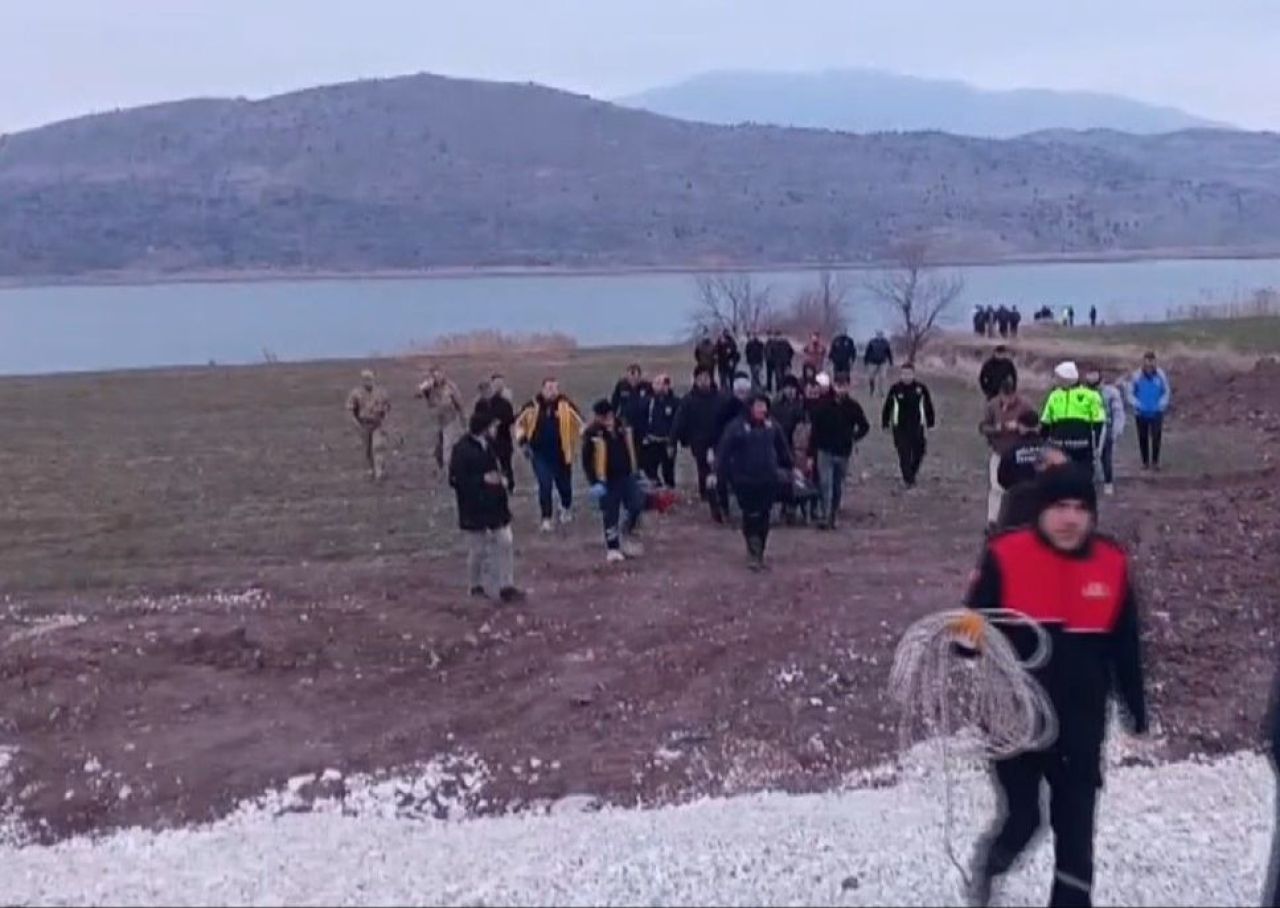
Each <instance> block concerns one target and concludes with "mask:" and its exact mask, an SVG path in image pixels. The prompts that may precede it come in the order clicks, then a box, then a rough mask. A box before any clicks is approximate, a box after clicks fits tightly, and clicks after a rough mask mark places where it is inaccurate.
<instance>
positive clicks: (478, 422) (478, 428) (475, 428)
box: [468, 407, 498, 435]
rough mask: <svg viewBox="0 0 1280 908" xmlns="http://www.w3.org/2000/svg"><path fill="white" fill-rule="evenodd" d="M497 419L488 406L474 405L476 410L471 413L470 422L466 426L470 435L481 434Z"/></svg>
mask: <svg viewBox="0 0 1280 908" xmlns="http://www.w3.org/2000/svg"><path fill="white" fill-rule="evenodd" d="M497 421H498V417H496V416H494V415H493V413H492V411H490V409H489V408H488V407H476V411H475V412H474V413H472V414H471V424H470V426H468V428H469V430H470V431H471V434H472V435H483V434H484V433H485V432H488V431H489V427H490V426H492V425H493V424H494V423H495V422H497Z"/></svg>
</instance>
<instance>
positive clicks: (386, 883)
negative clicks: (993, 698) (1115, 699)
mask: <svg viewBox="0 0 1280 908" xmlns="http://www.w3.org/2000/svg"><path fill="white" fill-rule="evenodd" d="M1273 791H1274V789H1273V782H1272V776H1271V770H1270V767H1269V765H1268V764H1267V762H1266V761H1265V760H1264V759H1262V758H1261V757H1257V756H1252V755H1241V756H1236V757H1232V758H1229V759H1226V760H1222V761H1219V762H1216V763H1204V764H1193V763H1182V764H1175V765H1171V766H1165V767H1161V768H1158V769H1148V768H1134V769H1124V770H1114V771H1112V773H1111V775H1110V778H1109V781H1108V787H1107V790H1106V792H1105V794H1104V797H1103V800H1102V803H1101V807H1100V814H1101V820H1100V830H1099V836H1098V884H1097V891H1096V896H1097V900H1098V902H1099V903H1100V904H1123V905H1155V904H1170V905H1208V904H1221V905H1227V904H1236V905H1239V904H1257V901H1258V895H1259V891H1260V888H1261V884H1262V873H1263V863H1264V856H1265V854H1266V852H1267V849H1268V847H1269V842H1270V835H1271V822H1272V818H1273V803H1274V802H1273V801H1272V797H1273ZM940 795H941V788H940V780H939V779H938V778H937V777H936V776H933V777H928V778H920V777H914V778H907V779H906V780H904V781H902V782H900V783H899V784H897V785H896V786H893V787H889V788H879V789H869V790H859V791H848V792H843V793H838V794H828V795H813V796H802V797H798V796H787V795H779V794H768V795H758V796H749V797H740V798H735V799H731V800H725V801H704V802H700V803H697V804H692V805H689V806H685V807H676V808H664V809H660V810H649V811H622V810H607V811H603V812H599V813H575V812H572V811H556V812H555V813H554V814H553V815H550V816H546V815H540V816H529V815H525V816H518V817H505V818H499V819H484V820H471V821H464V822H445V821H436V820H411V819H402V818H401V819H397V818H387V817H386V816H369V815H365V816H360V817H350V816H344V815H342V813H341V812H337V811H327V812H325V811H322V812H317V813H310V814H299V813H287V814H283V815H280V814H278V813H275V812H273V811H272V810H271V809H267V808H259V809H256V810H246V811H241V812H239V813H237V814H236V815H235V816H234V817H232V818H231V819H228V820H225V821H223V822H220V823H218V824H216V825H213V826H210V827H205V828H200V829H193V830H180V831H170V832H162V833H145V832H139V831H130V832H124V833H119V834H116V835H112V836H110V837H108V838H105V839H102V840H99V841H90V840H75V841H70V842H67V843H64V844H62V845H58V846H56V847H53V848H40V847H25V848H17V847H11V846H10V847H0V904H14V903H19V904H22V903H42V904H46V903H76V904H104V903H112V904H142V903H164V904H174V905H187V904H207V903H231V904H244V903H254V904H283V903H299V904H354V903H378V904H387V903H396V904H399V903H453V904H467V905H476V904H505V903H511V904H528V905H534V904H547V903H564V904H576V905H596V904H621V903H627V904H634V903H660V904H674V903H678V904H693V903H698V904H705V903H720V904H744V905H745V904H761V903H766V904H795V905H799V904H806V905H808V904H815V905H827V904H830V905H871V904H885V903H891V904H907V905H928V904H955V903H957V902H958V897H959V889H958V883H957V877H956V875H955V873H954V871H953V870H952V869H951V868H950V866H949V864H948V863H947V861H946V858H945V857H944V855H943V851H942V848H941V836H942V831H941V818H942V814H941V806H940V805H941V796H940ZM957 798H958V801H957V804H958V808H957V813H958V820H959V829H958V832H957V838H958V840H959V841H958V842H957V848H958V850H959V851H960V853H961V854H967V852H968V849H969V847H970V846H971V843H972V841H973V838H974V837H975V835H976V834H977V833H978V831H979V829H980V828H981V826H982V825H983V824H984V823H985V822H986V819H987V818H988V817H989V816H990V812H991V809H992V798H991V795H990V790H989V786H988V784H987V782H986V780H985V778H983V777H982V776H981V775H978V774H976V773H966V774H964V776H963V778H961V779H960V780H959V782H958V788H957ZM1048 862H1049V854H1048V849H1047V848H1046V847H1044V846H1043V845H1042V847H1041V848H1040V849H1039V850H1038V851H1037V852H1036V854H1035V855H1034V857H1033V859H1032V860H1031V861H1030V862H1029V863H1028V866H1027V867H1025V868H1024V869H1023V870H1022V871H1021V872H1020V873H1018V874H1017V875H1015V876H1013V877H1011V878H1010V879H1009V881H1008V883H1007V885H1006V887H1005V889H1004V891H1003V893H1002V896H1001V901H1002V903H1004V904H1011V905H1025V904H1043V903H1044V902H1045V900H1046V896H1047V885H1048V881H1049V869H1048V868H1049V863H1048Z"/></svg>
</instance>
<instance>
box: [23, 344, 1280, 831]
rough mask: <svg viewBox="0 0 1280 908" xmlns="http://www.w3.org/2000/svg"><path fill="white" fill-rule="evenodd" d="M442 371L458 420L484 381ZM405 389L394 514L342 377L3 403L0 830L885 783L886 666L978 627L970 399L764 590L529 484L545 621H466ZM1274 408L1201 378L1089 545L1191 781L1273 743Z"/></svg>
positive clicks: (271, 372)
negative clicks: (479, 772)
mask: <svg viewBox="0 0 1280 908" xmlns="http://www.w3.org/2000/svg"><path fill="white" fill-rule="evenodd" d="M632 359H642V360H643V361H644V362H645V363H646V365H647V366H649V368H650V369H651V370H654V369H659V368H672V369H676V368H678V369H679V370H680V371H679V373H678V374H684V373H685V372H686V371H687V368H686V367H685V365H684V357H683V354H679V355H677V354H673V353H671V352H670V351H653V350H649V351H624V350H612V351H594V352H586V353H579V354H573V355H571V356H567V357H565V358H564V359H563V360H562V361H560V362H545V361H533V359H532V358H526V359H525V361H523V362H520V361H516V362H512V363H509V364H505V365H506V368H507V370H508V373H509V375H510V377H511V380H512V383H513V385H514V386H515V387H516V388H517V389H520V390H521V391H522V392H523V393H524V394H527V393H529V391H530V389H532V388H533V387H534V386H535V385H536V382H537V380H538V379H539V378H540V377H541V376H542V375H543V374H546V373H549V372H555V373H558V374H559V375H561V377H562V379H563V382H564V384H565V387H566V389H567V390H568V391H569V392H570V393H571V394H575V395H577V396H580V397H581V398H582V399H583V402H584V403H589V398H590V397H591V396H592V394H590V393H584V392H594V393H600V392H603V391H605V390H607V388H608V387H609V386H611V384H612V381H613V379H614V377H615V376H616V375H617V374H619V373H620V372H621V370H622V368H623V367H624V366H625V364H626V363H627V362H628V361H630V360H632ZM448 365H449V367H450V368H451V369H452V370H453V372H454V373H456V377H457V378H458V379H459V381H460V383H461V384H462V385H463V388H464V391H466V390H469V389H470V388H471V387H473V386H474V383H475V381H476V379H477V378H478V376H479V374H480V372H481V369H482V368H483V367H484V366H486V365H487V364H480V363H474V362H470V361H467V360H457V361H450V362H449V363H448ZM418 366H419V364H415V363H409V362H387V363H383V364H381V371H382V372H383V373H384V379H385V380H386V382H387V384H388V386H389V388H390V389H391V392H392V394H393V402H394V405H395V410H394V414H393V436H395V438H396V439H397V447H396V450H395V451H394V456H393V459H392V462H391V471H392V472H391V478H390V480H389V481H388V482H387V483H386V484H384V485H382V486H374V485H372V484H370V483H368V482H367V481H366V480H365V479H364V478H363V475H362V470H361V464H360V462H359V451H358V443H357V440H356V439H355V437H354V436H353V435H352V433H351V431H350V430H349V428H348V426H347V424H346V422H344V418H343V413H342V410H341V405H342V401H343V398H344V396H345V393H346V391H347V390H348V389H349V387H350V385H351V384H352V383H353V381H354V378H355V374H356V372H357V367H356V366H353V365H352V364H347V363H343V364H325V363H317V364H307V365H291V366H285V365H273V366H264V367H256V368H245V369H228V368H209V369H190V370H174V371H161V372H143V373H118V374H112V375H104V376H63V377H50V378H40V379H11V380H2V381H0V418H3V421H4V424H5V426H6V427H7V428H8V430H9V436H10V437H9V442H8V443H7V444H6V446H5V448H4V450H3V451H2V452H0V475H3V476H4V478H5V481H4V482H3V483H0V501H3V505H4V506H3V508H2V509H0V538H3V539H4V540H5V545H4V547H3V551H0V592H2V595H3V598H2V600H0V757H4V756H5V755H6V754H7V755H8V760H7V769H6V767H5V765H4V764H5V761H4V760H0V778H2V777H3V776H4V775H5V773H6V772H7V773H8V774H9V776H10V777H11V778H10V784H9V785H8V786H0V813H3V812H5V811H6V810H16V811H17V812H19V813H20V815H21V816H22V817H23V818H24V819H25V820H26V821H27V822H29V823H30V824H31V826H32V829H33V830H34V831H35V832H36V834H38V835H39V836H40V837H42V838H46V839H55V838H59V837H62V836H65V835H67V834H70V833H75V832H84V831H97V830H103V829H108V828H112V827H116V826H120V825H131V824H142V825H147V826H165V825H172V824H178V823H185V822H190V821H200V820H206V819H210V818H213V817H216V816H218V815H220V814H221V813H223V812H225V811H226V810H227V809H229V808H230V807H232V806H233V805H234V804H235V803H237V802H238V801H240V800H241V799H244V798H247V797H252V796H255V795H257V794H259V793H260V792H262V791H264V790H265V789H268V788H271V787H275V786H280V785H282V784H284V783H285V782H286V780H288V779H290V778H292V777H295V776H297V775H299V774H302V773H313V772H320V771H322V770H324V769H326V768H330V767H333V768H337V769H339V770H341V771H343V772H344V773H352V772H376V771H379V770H389V769H395V768H398V767H406V766H411V765H413V764H416V763H420V762H422V761H426V760H429V759H431V758H433V757H437V756H440V755H451V754H456V755H465V756H466V758H467V759H468V760H474V761H477V762H479V763H480V764H483V766H484V767H486V771H487V773H488V775H489V782H488V784H487V786H486V788H485V793H484V800H485V803H484V804H483V805H480V806H481V807H482V809H488V810H505V809H512V808H518V807H520V806H521V805H527V804H530V803H535V802H544V801H553V800H556V799H559V798H562V797H566V796H570V795H576V794H582V795H592V796H598V797H601V798H604V799H606V800H608V801H611V802H614V803H620V804H636V803H655V802H662V801H672V800H680V799H683V798H687V797H692V796H697V795H702V794H708V793H710V794H720V793H732V792H737V791H746V790H755V789H760V788H783V789H789V790H815V789H822V788H827V787H830V786H832V785H835V784H838V783H840V781H841V780H843V779H845V778H847V776H848V774H849V773H851V772H854V771H856V770H859V769H861V768H865V767H869V766H872V765H875V764H877V763H879V762H880V761H882V760H884V759H886V758H887V757H889V756H891V755H892V753H893V751H894V748H895V743H896V739H895V730H894V717H893V715H892V713H891V712H890V710H889V708H888V705H887V703H886V702H885V699H884V696H883V693H882V692H883V689H884V685H885V680H886V675H887V670H888V664H889V660H890V658H891V655H892V652H893V647H894V644H895V641H896V639H897V637H898V636H899V634H900V633H901V632H902V630H903V629H904V628H905V627H906V626H907V625H908V624H909V623H910V622H911V621H913V620H914V619H916V618H918V617H920V616H922V615H924V614H926V613H928V612H930V611H933V610H937V609H941V608H947V607H951V606H953V605H955V604H956V603H957V601H958V597H959V596H960V594H961V592H962V587H963V584H964V580H965V577H966V575H967V573H968V571H969V569H970V567H971V566H972V564H973V561H974V558H975V556H976V554H977V552H978V548H979V545H980V541H981V540H980V531H981V527H982V523H983V514H984V502H985V495H986V489H985V459H984V454H983V446H982V443H981V440H980V438H979V437H978V435H977V431H976V425H977V421H978V417H979V411H980V400H979V398H978V395H977V394H976V392H975V391H974V390H973V387H972V381H971V380H970V381H966V382H960V381H957V380H955V379H954V378H949V377H945V376H936V377H934V378H933V379H932V384H933V386H934V390H935V394H936V395H937V398H938V404H939V410H940V414H941V417H942V425H941V426H940V428H939V430H938V432H937V433H936V434H935V436H934V437H933V439H932V448H931V453H930V457H929V459H928V461H927V462H926V467H925V474H924V478H923V482H922V485H921V487H920V488H918V489H917V490H915V491H913V492H911V493H906V492H904V491H903V490H902V489H901V488H900V485H899V484H898V483H897V482H896V481H895V476H894V463H893V457H892V451H891V444H890V443H889V441H888V439H887V438H886V437H884V436H883V435H882V434H881V433H880V432H879V431H877V432H876V433H875V434H873V436H871V437H870V438H869V439H868V440H867V442H866V443H864V445H863V447H862V450H861V451H860V452H859V454H858V463H857V468H856V469H855V477H856V479H855V482H854V485H853V488H852V489H851V490H850V491H849V493H848V494H847V500H846V515H845V520H844V524H843V526H842V528H841V529H840V531H838V532H837V533H833V534H823V533H817V532H815V531H812V530H809V529H803V528H794V529H785V528H784V529H780V530H779V531H778V532H777V533H776V534H775V536H774V539H773V540H772V542H771V555H772V559H773V563H774V570H773V571H772V572H771V573H769V574H767V575H764V576H763V577H758V576H756V575H754V574H751V573H749V572H747V571H746V570H745V569H744V568H745V560H744V554H743V549H742V543H741V539H740V537H739V536H738V535H737V534H736V533H735V532H733V531H731V530H728V529H719V528H715V527H713V526H711V525H710V523H709V521H708V519H707V517H706V515H705V514H704V513H703V511H702V510H701V509H700V508H698V507H696V506H695V505H694V503H693V502H692V501H688V502H686V504H685V505H684V506H683V507H681V508H680V509H678V510H677V511H676V512H674V513H672V514H670V515H667V516H666V517H663V518H654V519H651V520H649V521H648V523H647V525H646V527H645V542H646V545H647V553H646V556H645V557H644V558H643V559H641V560H637V561H633V562H629V563H628V564H626V565H625V566H622V567H607V566H606V565H605V563H604V559H603V544H602V540H601V530H600V526H599V523H598V518H597V517H595V515H593V514H591V513H589V512H588V510H587V509H585V508H580V509H579V513H578V520H577V522H576V523H575V524H574V525H572V526H571V527H569V528H567V529H566V530H564V531H561V532H559V533H557V534H556V535H554V536H550V537H547V536H540V535H538V534H537V533H536V532H535V516H536V515H535V514H534V505H533V502H532V499H531V497H530V496H529V490H530V486H531V484H532V483H531V477H530V476H529V475H528V472H527V470H524V469H523V468H522V469H521V472H520V473H519V474H518V481H519V483H520V486H521V488H520V490H519V494H518V498H517V501H516V504H515V509H516V512H517V521H516V533H517V543H518V557H519V564H518V571H519V574H518V577H519V581H520V583H521V584H522V585H523V586H525V587H526V588H527V589H528V590H529V591H530V600H529V602H528V603H527V604H526V605H522V606H520V607H496V606H494V605H491V604H477V603H476V602H474V601H472V600H469V599H468V598H467V597H466V596H465V590H464V588H463V587H464V575H463V566H462V563H461V561H460V559H459V554H460V550H461V546H460V540H459V539H458V538H457V536H458V534H457V533H456V531H455V530H454V519H455V517H454V511H453V504H452V497H451V495H450V494H449V493H448V490H447V488H445V486H444V485H443V482H442V480H440V478H439V477H437V476H435V475H434V474H433V471H432V469H431V467H430V465H429V464H428V462H427V458H426V450H427V448H426V443H425V439H424V436H425V426H426V420H425V417H424V415H423V413H422V412H421V408H420V406H415V402H414V401H413V400H412V399H411V396H410V391H409V389H410V388H411V387H412V383H413V380H414V378H415V376H416V375H417V368H418ZM1278 381H1280V379H1278V378H1277V375H1276V372H1275V370H1274V368H1273V367H1270V366H1260V367H1259V368H1258V370H1256V371H1255V372H1254V373H1251V374H1249V375H1246V376H1243V377H1238V378H1233V379H1232V382H1231V384H1230V391H1229V393H1230V394H1231V395H1233V396H1232V397H1231V400H1232V401H1233V402H1235V403H1233V407H1234V406H1236V404H1238V407H1239V408H1240V409H1241V412H1244V413H1249V412H1253V411H1257V413H1259V414H1262V415H1261V416H1257V417H1248V418H1243V417H1242V418H1236V416H1234V415H1233V416H1232V417H1231V418H1230V419H1223V418H1221V417H1220V415H1218V411H1217V410H1216V409H1215V407H1213V406H1211V405H1210V404H1212V402H1213V401H1214V400H1216V399H1217V397H1218V395H1219V393H1220V391H1221V389H1222V387H1223V385H1222V382H1223V377H1222V376H1220V375H1217V374H1214V373H1211V372H1209V371H1208V370H1205V369H1201V368H1200V367H1198V366H1196V367H1192V366H1188V367H1187V370H1186V371H1185V372H1183V373H1181V374H1179V377H1178V382H1179V384H1178V388H1179V400H1185V401H1186V407H1185V411H1184V412H1182V413H1180V414H1179V415H1178V416H1177V417H1176V418H1174V419H1173V420H1172V422H1171V425H1170V427H1169V431H1168V440H1167V450H1168V454H1167V458H1168V463H1169V469H1168V471H1167V472H1166V473H1163V474H1160V475H1158V476H1149V475H1145V474H1139V472H1138V471H1137V469H1136V452H1135V451H1134V450H1133V448H1134V447H1135V443H1134V441H1133V438H1132V436H1131V435H1130V436H1129V437H1128V438H1126V439H1125V440H1124V443H1123V444H1122V449H1121V452H1120V455H1119V472H1120V478H1119V485H1120V494H1119V495H1118V496H1117V497H1116V498H1115V499H1109V500H1108V501H1107V502H1106V506H1105V511H1104V514H1103V522H1104V524H1105V525H1106V527H1107V528H1108V529H1110V530H1111V531H1112V532H1114V533H1115V534H1117V535H1118V536H1120V537H1121V538H1122V539H1124V540H1125V541H1127V542H1129V543H1130V544H1131V545H1132V546H1133V550H1134V553H1135V556H1136V558H1137V563H1138V566H1139V576H1140V581H1141V590H1142V594H1143V598H1144V606H1145V612H1146V616H1147V622H1146V630H1147V641H1148V650H1149V654H1150V661H1151V684H1152V691H1153V698H1154V704H1155V713H1156V716H1157V720H1158V721H1159V723H1160V724H1161V726H1162V728H1163V731H1164V733H1165V735H1166V736H1167V747H1168V749H1169V752H1170V753H1172V754H1181V753H1190V752H1202V751H1207V752H1217V751H1223V750H1228V749H1236V748H1239V747H1241V746H1251V745H1252V744H1253V743H1254V742H1255V741H1256V740H1257V728H1258V724H1259V722H1260V721H1261V717H1262V713H1263V709H1264V703H1263V700H1264V697H1265V692H1266V688H1267V684H1268V681H1269V679H1270V677H1271V674H1270V673H1271V672H1272V671H1273V670H1274V666H1275V663H1276V633H1277V626H1280V613H1278V612H1277V604H1276V597H1275V594H1274V589H1275V583H1276V581H1277V579H1278V578H1277V572H1278V571H1280V564H1278V563H1277V561H1276V558H1275V552H1276V550H1277V549H1276V546H1277V542H1280V516H1278V514H1277V508H1276V505H1277V502H1276V499H1275V494H1276V493H1275V486H1276V476H1275V472H1274V467H1273V466H1272V464H1273V460H1272V458H1273V455H1274V452H1275V434H1274V425H1275V422H1274V413H1275V407H1276V400H1277V396H1276V393H1277V390H1278V388H1277V382H1278ZM864 403H865V399H864ZM877 403H878V402H877ZM1233 413H1235V410H1233ZM1268 414H1271V415H1268ZM872 419H873V421H877V419H878V414H872ZM1268 420H1269V421H1268ZM681 469H682V470H683V473H684V476H683V480H684V481H686V482H687V481H688V480H689V479H690V474H691V472H692V471H691V467H690V465H689V464H688V462H687V460H682V461H681Z"/></svg>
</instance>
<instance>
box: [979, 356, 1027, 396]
mask: <svg viewBox="0 0 1280 908" xmlns="http://www.w3.org/2000/svg"><path fill="white" fill-rule="evenodd" d="M1008 380H1012V381H1013V390H1015V391H1017V390H1018V367H1017V366H1016V365H1015V364H1014V362H1013V357H1012V356H1010V355H1009V348H1008V347H1006V346H1005V345H1004V344H1000V345H999V346H997V347H996V348H995V350H993V351H991V356H989V357H988V358H987V361H986V362H984V363H983V364H982V368H981V369H979V370H978V387H980V388H981V389H982V394H983V396H984V397H986V399H987V400H991V399H993V398H994V397H995V396H996V395H997V394H999V393H1000V389H1001V388H1003V387H1004V383H1005V382H1006V381H1008Z"/></svg>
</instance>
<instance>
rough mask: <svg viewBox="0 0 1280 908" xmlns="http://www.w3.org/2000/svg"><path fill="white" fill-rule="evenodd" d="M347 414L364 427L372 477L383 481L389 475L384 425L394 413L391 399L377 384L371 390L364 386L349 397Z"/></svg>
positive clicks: (362, 433)
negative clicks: (387, 473)
mask: <svg viewBox="0 0 1280 908" xmlns="http://www.w3.org/2000/svg"><path fill="white" fill-rule="evenodd" d="M347 412H349V413H350V414H351V415H352V417H354V418H355V421H356V422H357V423H358V424H359V426H360V436H361V438H362V439H363V441H364V456H365V461H366V462H367V463H368V464H369V475H370V476H372V477H373V478H374V479H377V480H380V479H382V478H383V476H385V475H386V460H387V433H386V430H385V429H383V423H384V422H386V419H387V415H388V414H389V413H390V412H391V400H390V398H388V397H387V392H386V391H385V390H383V389H382V388H380V387H378V386H377V385H374V386H373V387H371V388H370V387H365V386H364V385H360V386H358V387H356V388H354V389H352V391H351V393H350V394H349V395H347Z"/></svg>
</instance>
